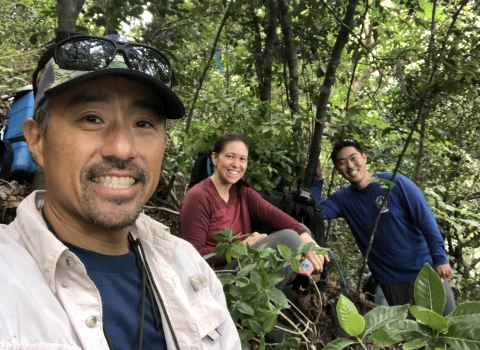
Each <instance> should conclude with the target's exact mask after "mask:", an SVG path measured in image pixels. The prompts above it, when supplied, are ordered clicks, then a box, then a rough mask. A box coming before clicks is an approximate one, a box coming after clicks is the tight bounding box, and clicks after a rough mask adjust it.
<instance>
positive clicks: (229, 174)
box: [212, 141, 248, 185]
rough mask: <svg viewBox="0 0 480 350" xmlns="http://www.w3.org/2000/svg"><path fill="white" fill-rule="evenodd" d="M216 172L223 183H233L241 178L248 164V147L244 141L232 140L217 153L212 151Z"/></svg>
mask: <svg viewBox="0 0 480 350" xmlns="http://www.w3.org/2000/svg"><path fill="white" fill-rule="evenodd" d="M212 162H213V165H214V166H215V174H217V175H216V176H217V177H218V179H219V180H220V181H221V183H222V184H225V185H228V184H229V185H233V184H235V183H236V182H237V181H238V180H240V179H241V178H242V177H243V175H244V174H245V171H246V170H247V165H248V147H247V145H246V144H245V143H243V142H242V141H231V142H229V143H227V144H226V145H225V147H224V148H223V150H222V151H221V152H220V153H219V154H217V153H212Z"/></svg>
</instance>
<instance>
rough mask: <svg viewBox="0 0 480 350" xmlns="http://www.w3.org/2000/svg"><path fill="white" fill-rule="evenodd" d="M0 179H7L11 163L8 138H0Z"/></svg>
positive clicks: (10, 146)
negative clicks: (0, 168)
mask: <svg viewBox="0 0 480 350" xmlns="http://www.w3.org/2000/svg"><path fill="white" fill-rule="evenodd" d="M0 141H1V142H0V167H2V170H0V179H2V180H8V176H9V174H10V169H11V168H12V163H13V149H12V145H11V141H10V140H0Z"/></svg>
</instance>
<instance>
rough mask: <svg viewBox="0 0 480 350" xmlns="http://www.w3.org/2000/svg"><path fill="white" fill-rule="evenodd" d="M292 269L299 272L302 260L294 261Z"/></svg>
mask: <svg viewBox="0 0 480 350" xmlns="http://www.w3.org/2000/svg"><path fill="white" fill-rule="evenodd" d="M292 269H293V271H295V272H298V271H299V270H300V262H299V261H298V260H297V259H295V260H293V261H292Z"/></svg>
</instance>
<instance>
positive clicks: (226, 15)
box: [166, 1, 234, 196]
mask: <svg viewBox="0 0 480 350" xmlns="http://www.w3.org/2000/svg"><path fill="white" fill-rule="evenodd" d="M233 4H234V1H231V2H230V3H229V4H228V7H227V9H226V10H225V14H224V15H223V19H222V22H221V23H220V26H219V28H218V30H217V35H216V36H215V40H214V41H213V45H212V48H211V50H210V56H209V57H208V60H207V63H206V64H205V68H204V69H203V72H202V75H200V78H199V79H198V86H197V90H196V91H195V96H194V97H193V101H192V105H191V107H190V111H189V112H188V116H187V125H186V127H185V134H184V140H185V138H187V137H188V131H189V130H190V123H191V121H192V116H193V111H194V110H195V104H196V103H197V100H198V96H199V95H200V90H201V89H202V85H203V80H204V79H205V77H206V76H207V72H208V69H209V68H210V63H211V62H212V59H213V56H214V55H215V47H217V43H218V40H219V39H220V34H221V33H222V30H223V27H224V26H225V22H226V21H227V18H228V15H229V13H230V9H231V8H232V5H233ZM183 144H184V143H182V146H181V148H180V152H181V151H182V149H183ZM178 167H179V166H178V164H177V165H176V166H175V169H174V171H173V174H174V175H173V176H172V178H171V179H170V182H169V183H168V187H167V190H166V194H167V196H168V195H169V194H170V192H171V191H172V188H173V184H174V183H175V179H176V177H177V176H176V174H177V172H178Z"/></svg>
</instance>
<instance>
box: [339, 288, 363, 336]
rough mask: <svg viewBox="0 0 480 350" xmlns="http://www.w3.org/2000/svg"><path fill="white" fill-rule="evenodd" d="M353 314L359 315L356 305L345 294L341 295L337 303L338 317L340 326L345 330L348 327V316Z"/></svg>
mask: <svg viewBox="0 0 480 350" xmlns="http://www.w3.org/2000/svg"><path fill="white" fill-rule="evenodd" d="M353 313H355V314H358V311H357V308H356V307H355V305H354V304H353V303H352V302H351V301H350V300H348V298H346V297H345V296H344V295H343V294H340V299H338V302H337V315H338V321H339V322H340V326H342V328H343V329H345V327H346V323H347V318H348V316H349V315H350V314H353Z"/></svg>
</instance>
